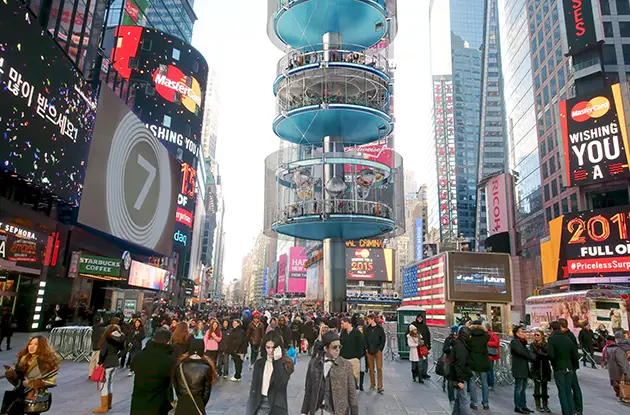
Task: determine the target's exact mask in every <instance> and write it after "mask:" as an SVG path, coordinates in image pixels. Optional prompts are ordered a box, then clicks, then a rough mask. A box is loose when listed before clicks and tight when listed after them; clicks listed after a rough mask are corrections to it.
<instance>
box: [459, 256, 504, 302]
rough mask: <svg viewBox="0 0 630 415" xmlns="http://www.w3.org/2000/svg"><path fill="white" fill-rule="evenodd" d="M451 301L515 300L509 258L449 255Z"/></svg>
mask: <svg viewBox="0 0 630 415" xmlns="http://www.w3.org/2000/svg"><path fill="white" fill-rule="evenodd" d="M447 255H448V260H447V264H448V268H449V272H448V275H449V278H448V283H449V297H448V298H449V299H450V300H477V301H497V302H509V301H512V291H511V273H510V256H509V255H507V254H494V253H481V252H448V254H447Z"/></svg>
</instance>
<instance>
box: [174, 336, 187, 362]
mask: <svg viewBox="0 0 630 415" xmlns="http://www.w3.org/2000/svg"><path fill="white" fill-rule="evenodd" d="M171 347H172V348H173V361H177V360H179V358H180V357H182V356H183V355H184V354H186V353H188V350H190V341H187V342H186V343H171Z"/></svg>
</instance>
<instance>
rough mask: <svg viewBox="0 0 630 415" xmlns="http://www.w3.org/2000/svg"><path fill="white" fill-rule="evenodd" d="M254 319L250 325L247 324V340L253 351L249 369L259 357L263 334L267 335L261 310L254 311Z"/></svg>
mask: <svg viewBox="0 0 630 415" xmlns="http://www.w3.org/2000/svg"><path fill="white" fill-rule="evenodd" d="M253 317H254V319H253V320H252V322H251V323H249V326H247V333H246V336H247V341H248V342H249V348H250V351H251V355H250V358H249V370H252V369H253V368H254V363H255V362H256V359H257V358H258V350H259V349H260V342H261V341H262V338H263V336H264V335H265V330H264V329H265V327H264V325H263V323H262V322H261V321H260V312H258V311H254V314H253Z"/></svg>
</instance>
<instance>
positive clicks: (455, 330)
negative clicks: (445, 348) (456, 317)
mask: <svg viewBox="0 0 630 415" xmlns="http://www.w3.org/2000/svg"><path fill="white" fill-rule="evenodd" d="M458 331H459V326H457V325H455V326H451V334H456V333H457V332H458Z"/></svg>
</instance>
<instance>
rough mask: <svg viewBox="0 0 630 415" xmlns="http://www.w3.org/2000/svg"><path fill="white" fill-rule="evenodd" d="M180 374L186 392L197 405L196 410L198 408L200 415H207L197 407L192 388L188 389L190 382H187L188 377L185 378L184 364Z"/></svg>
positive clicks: (180, 368) (181, 366) (180, 366)
mask: <svg viewBox="0 0 630 415" xmlns="http://www.w3.org/2000/svg"><path fill="white" fill-rule="evenodd" d="M179 373H180V374H181V375H182V381H183V382H184V386H186V392H188V395H189V396H190V399H191V400H192V401H193V403H194V404H195V408H197V412H198V413H199V415H205V412H203V411H202V410H201V409H199V406H198V405H197V401H196V400H195V397H194V396H193V394H192V393H191V392H190V388H189V387H188V382H187V381H186V376H184V366H183V365H182V364H180V365H179Z"/></svg>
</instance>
